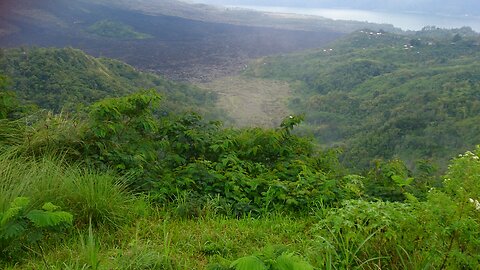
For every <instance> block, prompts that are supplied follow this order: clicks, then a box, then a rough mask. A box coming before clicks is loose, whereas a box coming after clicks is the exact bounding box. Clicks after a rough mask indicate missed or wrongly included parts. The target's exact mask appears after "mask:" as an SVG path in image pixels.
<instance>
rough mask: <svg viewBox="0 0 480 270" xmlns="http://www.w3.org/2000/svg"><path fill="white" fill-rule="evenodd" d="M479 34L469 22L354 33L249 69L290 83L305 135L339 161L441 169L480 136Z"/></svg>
mask: <svg viewBox="0 0 480 270" xmlns="http://www.w3.org/2000/svg"><path fill="white" fill-rule="evenodd" d="M479 44H480V37H479V35H478V34H477V33H475V32H472V31H471V29H469V28H462V29H458V30H439V29H436V28H435V27H426V28H424V29H423V30H422V31H420V32H415V33H411V34H408V35H396V34H390V33H385V32H372V31H369V30H363V31H358V32H356V33H354V34H352V35H350V36H348V37H347V38H345V39H344V40H342V41H339V42H337V43H334V44H332V45H330V47H327V48H324V49H319V50H315V51H310V52H305V53H299V54H294V55H286V56H278V57H270V58H266V59H260V60H258V63H257V64H256V65H253V66H252V67H251V68H250V70H248V71H247V74H249V75H253V76H261V77H267V78H275V79H282V80H287V81H289V82H291V85H292V86H293V87H294V88H295V92H296V96H295V97H294V98H293V99H292V100H291V102H290V105H291V109H292V110H294V111H295V112H297V113H305V114H306V125H305V126H304V127H303V128H302V129H303V131H304V132H305V133H306V134H311V135H313V136H315V137H316V138H317V139H318V141H319V142H320V143H322V144H324V145H327V146H339V147H341V148H343V150H344V155H343V157H342V160H344V161H345V162H346V164H349V166H355V167H358V168H365V167H367V166H368V165H369V163H370V162H371V161H372V160H374V159H379V158H381V159H392V158H401V159H402V160H405V161H407V163H408V165H409V167H410V168H414V167H418V166H416V164H415V163H416V162H417V161H419V160H430V161H433V162H434V163H436V164H437V165H440V166H441V167H444V165H446V162H447V160H448V157H450V156H453V155H456V154H458V153H460V152H461V151H465V150H467V149H470V148H472V147H474V146H475V144H478V143H479V142H480V137H479V134H480V132H479V131H480V130H479V129H478V125H476V124H475V123H477V122H478V121H479V120H480V118H479V115H480V96H479V95H478V93H479V89H480V77H479V74H480V66H479V64H478V63H479V59H480V54H479V50H478V49H479Z"/></svg>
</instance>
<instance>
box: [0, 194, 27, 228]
mask: <svg viewBox="0 0 480 270" xmlns="http://www.w3.org/2000/svg"><path fill="white" fill-rule="evenodd" d="M29 203H30V199H29V198H27V197H17V198H15V199H14V200H13V202H12V203H11V204H10V207H9V208H8V209H7V211H5V212H4V213H3V215H2V219H1V220H0V226H4V225H5V224H7V222H9V221H10V220H11V219H13V218H14V217H16V216H18V215H19V214H20V212H21V211H22V210H23V209H25V207H27V206H28V204H29Z"/></svg>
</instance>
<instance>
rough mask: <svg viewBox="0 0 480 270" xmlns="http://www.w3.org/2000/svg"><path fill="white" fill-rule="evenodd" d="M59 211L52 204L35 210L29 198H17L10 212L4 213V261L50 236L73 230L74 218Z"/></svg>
mask: <svg viewBox="0 0 480 270" xmlns="http://www.w3.org/2000/svg"><path fill="white" fill-rule="evenodd" d="M59 209H60V207H58V206H56V205H54V204H52V203H49V202H48V203H45V204H43V206H42V208H41V209H32V207H31V203H30V199H29V198H27V197H17V198H15V199H14V200H13V201H12V202H11V203H10V205H9V207H8V209H6V210H5V211H3V212H0V258H1V259H5V258H11V257H12V256H14V255H18V253H19V252H20V251H21V249H22V248H23V247H27V246H31V245H32V244H34V243H37V242H39V241H41V240H42V239H43V238H44V237H45V234H46V233H48V232H54V231H57V232H58V231H61V230H62V229H64V228H68V227H70V226H71V225H72V222H73V215H72V214H70V213H68V212H64V211H60V210H59Z"/></svg>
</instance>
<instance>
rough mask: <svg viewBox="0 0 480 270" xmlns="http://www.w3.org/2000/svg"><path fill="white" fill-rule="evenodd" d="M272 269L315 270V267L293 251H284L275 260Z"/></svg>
mask: <svg viewBox="0 0 480 270" xmlns="http://www.w3.org/2000/svg"><path fill="white" fill-rule="evenodd" d="M272 270H313V267H312V266H311V265H310V264H308V263H307V262H305V261H303V260H302V259H301V258H300V257H298V256H295V255H294V254H293V253H283V254H282V255H280V256H279V257H278V258H277V259H276V260H275V263H274V264H273V265H272Z"/></svg>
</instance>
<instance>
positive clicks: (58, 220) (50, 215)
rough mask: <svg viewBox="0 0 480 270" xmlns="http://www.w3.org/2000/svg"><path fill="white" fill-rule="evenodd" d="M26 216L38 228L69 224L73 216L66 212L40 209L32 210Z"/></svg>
mask: <svg viewBox="0 0 480 270" xmlns="http://www.w3.org/2000/svg"><path fill="white" fill-rule="evenodd" d="M26 217H27V218H28V219H29V220H30V221H31V222H32V223H33V224H35V226H37V227H39V228H46V227H53V226H58V225H62V224H66V225H71V224H72V223H73V216H72V214H70V213H68V212H63V211H57V212H45V211H42V210H32V211H30V212H29V213H28V214H27V215H26Z"/></svg>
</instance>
